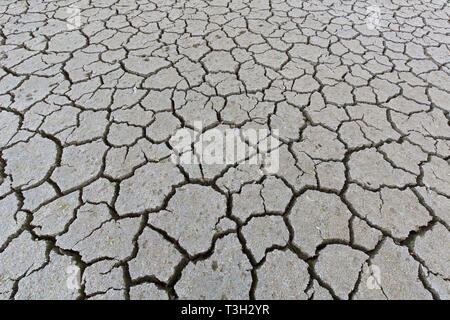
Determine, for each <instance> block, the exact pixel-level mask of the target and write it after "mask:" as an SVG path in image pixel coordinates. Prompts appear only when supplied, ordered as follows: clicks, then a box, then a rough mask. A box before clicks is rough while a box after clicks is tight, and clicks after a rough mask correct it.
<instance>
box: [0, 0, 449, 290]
mask: <svg viewBox="0 0 450 320" xmlns="http://www.w3.org/2000/svg"><path fill="white" fill-rule="evenodd" d="M376 3H377V4H378V5H379V7H380V8H381V16H380V21H379V26H378V27H377V28H375V29H373V28H369V27H368V26H367V23H366V22H367V19H368V11H367V8H368V6H369V3H368V2H366V1H353V0H327V1H308V2H306V1H297V0H286V1H284V0H283V1H282V0H251V1H250V0H212V1H206V0H203V1H202V0H186V1H174V0H161V1H150V0H136V1H133V0H94V1H87V0H86V1H75V0H71V1H65V0H64V1H61V0H58V1H56V0H54V1H51V0H40V1H38V0H29V1H28V2H26V1H15V0H0V22H1V25H2V27H1V31H0V55H1V56H0V64H1V69H0V299H43V298H50V299H177V298H178V299H185V298H191V299H449V298H450V247H449V243H450V233H449V224H450V166H449V156H450V148H449V147H450V130H449V119H450V115H449V109H450V92H449V84H450V70H449V68H450V53H449V44H450V23H449V18H450V7H449V6H448V5H447V3H446V1H436V0H435V1H429V0H424V1H395V0H392V1H385V0H383V1H378V2H376ZM73 7H75V8H78V9H79V10H80V16H81V17H80V20H81V21H80V22H81V26H80V27H79V28H71V29H68V26H67V21H66V19H67V18H68V16H69V13H68V10H67V9H68V8H73ZM198 120H201V121H202V123H203V127H204V129H203V131H207V130H211V129H213V128H218V129H220V130H224V129H226V128H239V129H243V130H245V129H250V128H257V129H268V130H270V132H274V130H275V129H277V130H278V135H277V138H278V139H279V141H280V142H281V143H280V144H279V145H278V146H277V148H278V149H277V150H278V151H279V170H278V171H277V172H275V173H271V174H268V173H267V172H266V171H264V170H263V168H261V167H258V166H257V165H256V166H255V165H251V164H247V163H246V162H245V161H244V162H236V163H232V164H224V165H202V164H175V163H173V162H172V161H170V155H171V153H172V149H173V145H172V144H171V137H173V136H174V134H175V132H176V131H177V130H178V129H180V128H188V129H189V130H192V131H193V132H196V131H198V128H197V127H195V125H194V122H195V121H198ZM197 133H198V132H197ZM244 143H248V141H244ZM69 266H77V267H78V268H79V269H80V279H81V288H80V289H79V290H77V289H76V288H75V289H73V288H69V287H68V285H67V279H68V277H69V276H70V274H68V273H67V268H68V267H69ZM374 266H375V267H376V268H374ZM374 270H375V271H376V270H378V271H379V277H378V278H377V277H375V276H376V274H375V272H374ZM374 279H375V280H376V283H375V284H376V286H375V288H373V287H370V286H369V285H368V284H370V283H372V284H373V280H374Z"/></svg>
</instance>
